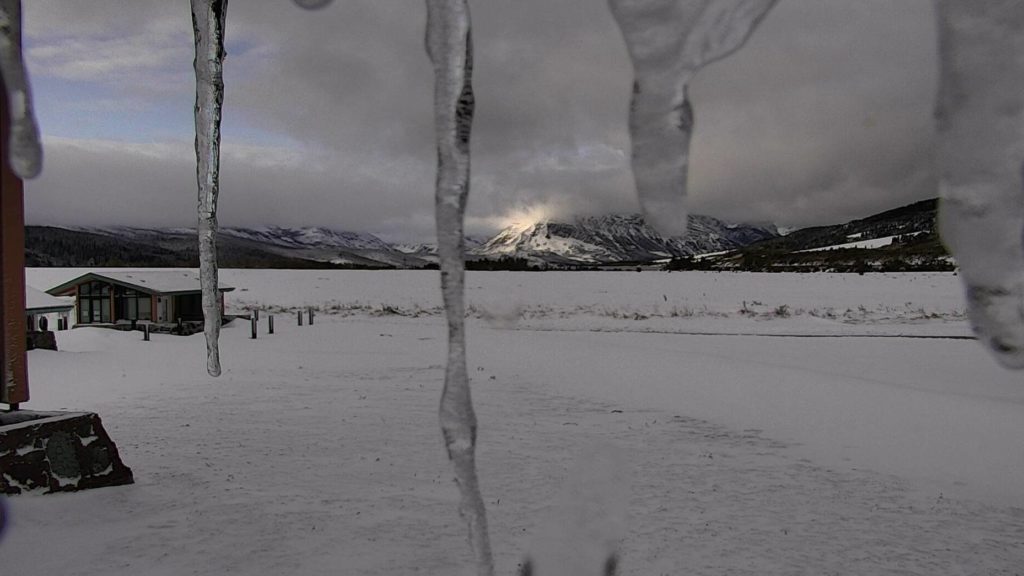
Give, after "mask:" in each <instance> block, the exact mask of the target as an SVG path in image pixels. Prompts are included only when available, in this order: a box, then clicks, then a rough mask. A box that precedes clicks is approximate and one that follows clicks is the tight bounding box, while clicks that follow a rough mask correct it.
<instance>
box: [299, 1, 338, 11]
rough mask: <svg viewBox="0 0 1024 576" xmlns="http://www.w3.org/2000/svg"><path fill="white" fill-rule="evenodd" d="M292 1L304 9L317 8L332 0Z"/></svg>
mask: <svg viewBox="0 0 1024 576" xmlns="http://www.w3.org/2000/svg"><path fill="white" fill-rule="evenodd" d="M294 2H295V4H296V5H298V6H300V7H302V8H305V9H306V10H319V9H320V8H323V7H324V6H327V5H328V4H330V3H331V2H332V0H294Z"/></svg>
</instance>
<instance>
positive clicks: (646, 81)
mask: <svg viewBox="0 0 1024 576" xmlns="http://www.w3.org/2000/svg"><path fill="white" fill-rule="evenodd" d="M776 2H777V0H609V5H610V7H611V11H612V15H613V16H614V17H615V21H616V22H617V23H618V25H619V29H620V30H621V31H622V36H623V37H624V38H625V40H626V47H627V48H628V49H629V55H630V59H631V60H632V62H633V73H634V81H633V102H632V105H631V107H630V113H629V131H630V136H631V138H632V143H633V178H634V180H635V181H636V188H637V194H638V195H639V197H640V204H641V206H642V207H643V211H644V217H645V218H646V220H647V223H648V224H650V225H652V226H654V227H655V228H656V229H657V230H658V231H659V232H661V233H662V234H664V235H666V236H677V235H681V234H683V233H685V232H686V213H687V212H686V179H687V172H688V168H689V155H690V138H691V136H692V134H693V109H692V107H691V106H690V101H689V99H688V98H687V85H688V84H689V83H690V80H691V79H692V78H693V76H694V74H696V73H697V72H698V71H699V70H700V69H701V68H703V67H705V66H707V65H708V64H710V63H712V62H714V61H716V60H720V59H722V58H725V57H726V56H728V55H730V54H732V53H733V52H735V51H736V50H738V49H739V48H740V47H742V46H743V44H744V43H745V42H746V40H747V38H749V37H750V34H751V33H753V31H754V29H755V28H757V25H758V24H759V23H760V22H761V20H762V19H763V18H764V16H765V15H766V14H767V13H768V10H770V9H771V8H772V6H774V5H775V3H776Z"/></svg>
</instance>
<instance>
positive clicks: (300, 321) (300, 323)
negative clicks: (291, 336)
mask: <svg viewBox="0 0 1024 576" xmlns="http://www.w3.org/2000/svg"><path fill="white" fill-rule="evenodd" d="M299 326H302V309H301V308H300V309H299Z"/></svg>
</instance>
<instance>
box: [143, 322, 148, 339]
mask: <svg viewBox="0 0 1024 576" xmlns="http://www.w3.org/2000/svg"><path fill="white" fill-rule="evenodd" d="M142 339H143V341H145V342H149V324H143V325H142Z"/></svg>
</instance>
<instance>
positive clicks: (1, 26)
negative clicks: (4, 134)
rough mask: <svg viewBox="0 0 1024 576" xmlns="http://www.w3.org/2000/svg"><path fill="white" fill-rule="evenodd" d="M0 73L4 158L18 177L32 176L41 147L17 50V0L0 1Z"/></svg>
mask: <svg viewBox="0 0 1024 576" xmlns="http://www.w3.org/2000/svg"><path fill="white" fill-rule="evenodd" d="M0 74H2V75H3V79H4V86H5V87H6V90H7V103H8V110H9V114H10V132H11V134H10V140H9V142H8V144H7V146H8V148H7V150H8V152H7V154H8V158H7V161H8V162H9V163H10V166H11V170H13V171H14V173H15V174H16V175H17V176H18V177H19V178H23V179H28V178H35V177H36V176H38V175H39V172H41V171H42V169H43V146H42V144H41V143H40V141H39V126H38V125H37V124H36V117H35V113H34V112H33V109H32V90H31V88H30V87H29V82H28V71H27V70H26V68H25V60H24V56H23V54H22V52H21V0H0Z"/></svg>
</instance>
